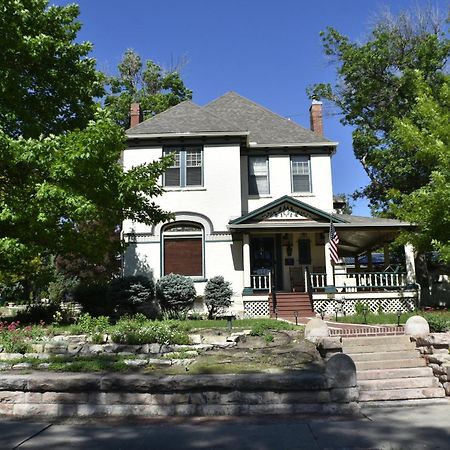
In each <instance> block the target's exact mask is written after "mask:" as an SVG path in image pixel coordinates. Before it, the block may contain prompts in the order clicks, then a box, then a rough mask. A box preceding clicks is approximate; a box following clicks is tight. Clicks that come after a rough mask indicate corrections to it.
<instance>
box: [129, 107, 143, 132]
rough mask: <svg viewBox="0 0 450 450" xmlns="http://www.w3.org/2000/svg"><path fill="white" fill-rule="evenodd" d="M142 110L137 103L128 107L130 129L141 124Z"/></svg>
mask: <svg viewBox="0 0 450 450" xmlns="http://www.w3.org/2000/svg"><path fill="white" fill-rule="evenodd" d="M142 118H143V117H142V110H141V105H139V103H132V104H131V107H130V128H133V127H135V126H136V125H139V124H140V123H141V122H142Z"/></svg>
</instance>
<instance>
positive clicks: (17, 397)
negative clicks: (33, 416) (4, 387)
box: [0, 391, 25, 403]
mask: <svg viewBox="0 0 450 450" xmlns="http://www.w3.org/2000/svg"><path fill="white" fill-rule="evenodd" d="M24 400H25V393H24V392H20V391H1V392H0V403H21V402H22V403H23V402H24Z"/></svg>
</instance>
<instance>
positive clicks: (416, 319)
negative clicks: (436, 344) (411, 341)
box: [405, 316, 430, 338]
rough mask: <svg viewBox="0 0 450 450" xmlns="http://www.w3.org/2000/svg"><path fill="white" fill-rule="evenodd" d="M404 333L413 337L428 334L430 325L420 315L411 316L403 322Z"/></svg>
mask: <svg viewBox="0 0 450 450" xmlns="http://www.w3.org/2000/svg"><path fill="white" fill-rule="evenodd" d="M405 334H408V335H410V336H413V337H416V338H418V337H425V336H428V335H429V334H430V326H429V325H428V322H427V321H426V319H424V318H423V317H422V316H411V317H410V318H409V319H408V320H407V321H406V323H405Z"/></svg>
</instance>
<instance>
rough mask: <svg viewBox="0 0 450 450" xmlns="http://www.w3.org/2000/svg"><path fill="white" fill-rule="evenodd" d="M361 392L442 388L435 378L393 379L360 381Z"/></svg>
mask: <svg viewBox="0 0 450 450" xmlns="http://www.w3.org/2000/svg"><path fill="white" fill-rule="evenodd" d="M358 386H359V389H360V392H362V391H382V390H386V389H401V390H405V389H406V390H408V389H416V388H431V387H436V388H437V387H442V386H440V385H439V382H438V380H437V378H435V377H419V378H391V379H387V380H358Z"/></svg>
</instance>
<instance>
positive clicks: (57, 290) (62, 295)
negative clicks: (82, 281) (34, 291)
mask: <svg viewBox="0 0 450 450" xmlns="http://www.w3.org/2000/svg"><path fill="white" fill-rule="evenodd" d="M77 286H78V279H77V278H75V277H66V276H64V275H63V274H62V273H56V275H55V279H54V280H53V281H51V282H50V283H49V284H48V287H47V294H48V299H49V300H50V301H51V302H52V303H61V302H63V301H66V300H68V299H69V298H72V295H73V291H74V289H75V288H76V287H77Z"/></svg>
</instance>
